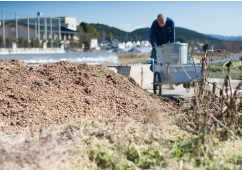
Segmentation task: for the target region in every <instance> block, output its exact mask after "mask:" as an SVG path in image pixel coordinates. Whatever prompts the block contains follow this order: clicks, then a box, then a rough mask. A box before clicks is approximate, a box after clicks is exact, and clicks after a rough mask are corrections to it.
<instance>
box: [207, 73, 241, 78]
mask: <svg viewBox="0 0 242 170" xmlns="http://www.w3.org/2000/svg"><path fill="white" fill-rule="evenodd" d="M226 75H227V73H225V72H211V73H209V78H220V79H224V78H225V76H226ZM230 76H231V79H232V80H239V79H240V77H241V73H230Z"/></svg>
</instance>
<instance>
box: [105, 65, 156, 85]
mask: <svg viewBox="0 0 242 170" xmlns="http://www.w3.org/2000/svg"><path fill="white" fill-rule="evenodd" d="M108 68H110V69H111V70H113V71H114V72H116V73H119V74H121V75H124V76H126V77H128V76H130V77H132V78H133V79H134V80H135V81H136V82H137V83H139V85H141V86H145V85H149V84H151V83H152V82H153V72H151V71H150V64H140V65H131V66H108Z"/></svg>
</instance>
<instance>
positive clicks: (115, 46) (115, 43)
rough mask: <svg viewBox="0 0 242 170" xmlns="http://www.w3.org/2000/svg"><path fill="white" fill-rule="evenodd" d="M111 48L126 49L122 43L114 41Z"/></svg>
mask: <svg viewBox="0 0 242 170" xmlns="http://www.w3.org/2000/svg"><path fill="white" fill-rule="evenodd" d="M111 47H112V48H121V49H123V48H125V45H124V44H123V43H122V42H121V41H119V40H117V39H114V40H112V41H111Z"/></svg>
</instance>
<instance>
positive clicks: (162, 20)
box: [157, 14, 166, 27]
mask: <svg viewBox="0 0 242 170" xmlns="http://www.w3.org/2000/svg"><path fill="white" fill-rule="evenodd" d="M157 22H158V24H159V26H160V27H164V26H165V24H166V15H165V14H159V15H158V16H157Z"/></svg>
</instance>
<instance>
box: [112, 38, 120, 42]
mask: <svg viewBox="0 0 242 170" xmlns="http://www.w3.org/2000/svg"><path fill="white" fill-rule="evenodd" d="M112 42H116V43H122V42H121V41H119V40H117V39H114V40H112Z"/></svg>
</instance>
